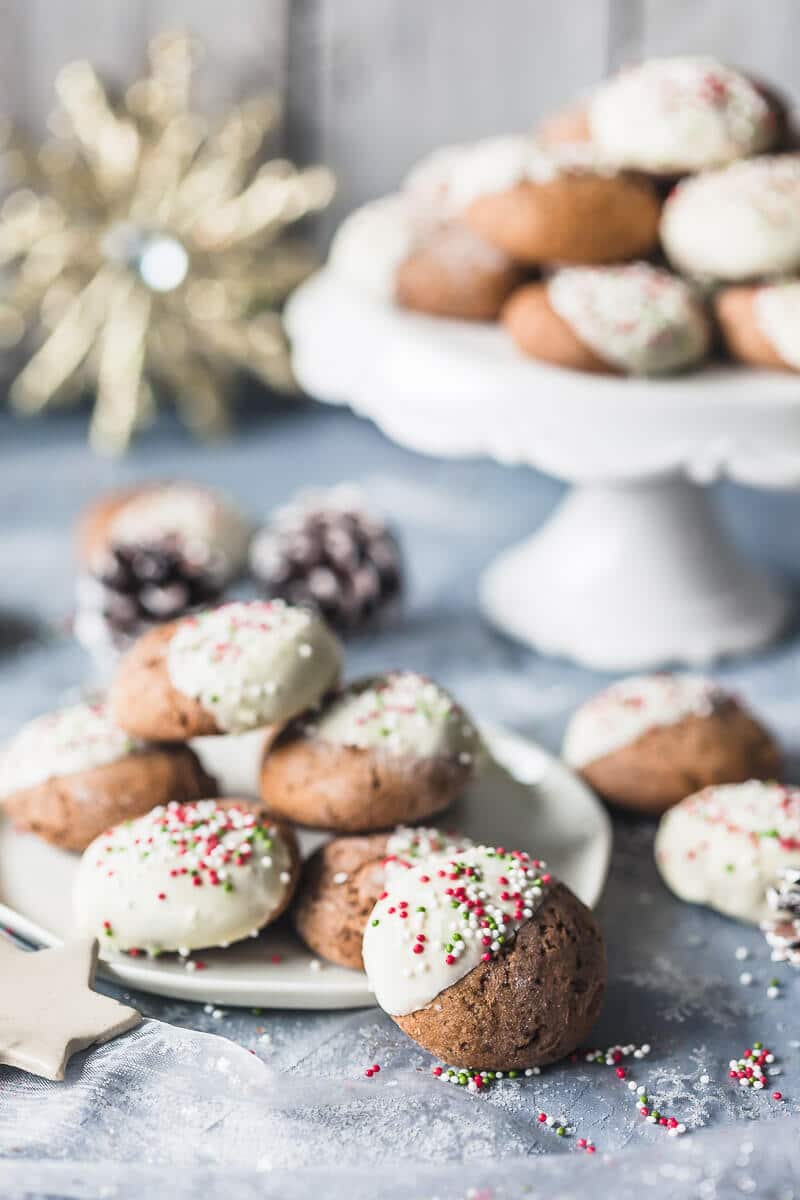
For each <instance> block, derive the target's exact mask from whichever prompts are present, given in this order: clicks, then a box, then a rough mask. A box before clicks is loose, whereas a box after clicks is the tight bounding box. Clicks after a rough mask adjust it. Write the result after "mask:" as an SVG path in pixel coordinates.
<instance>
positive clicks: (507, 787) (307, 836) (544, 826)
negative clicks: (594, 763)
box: [0, 730, 611, 1008]
mask: <svg viewBox="0 0 800 1200" xmlns="http://www.w3.org/2000/svg"><path fill="white" fill-rule="evenodd" d="M483 732H484V736H485V738H486V741H487V744H488V746H489V749H490V750H491V753H492V754H493V755H494V757H495V759H496V762H494V763H490V764H487V765H486V766H485V767H484V769H483V770H482V772H481V774H480V776H479V777H478V778H477V779H476V781H475V783H474V784H473V785H472V786H471V787H470V789H469V790H468V792H467V794H466V795H465V796H464V797H463V799H462V800H460V801H459V803H458V805H456V807H455V808H453V809H452V810H450V811H449V812H448V813H447V815H446V819H445V820H444V821H443V822H442V823H443V824H444V825H445V827H446V828H453V829H459V830H461V831H463V832H464V833H467V834H469V835H470V836H471V837H472V838H474V839H476V840H479V841H485V842H488V843H493V844H494V845H503V844H505V845H506V846H518V847H520V848H522V849H526V850H529V851H531V852H532V853H535V854H537V855H538V856H540V857H541V858H544V859H546V861H547V862H548V864H549V865H550V866H551V867H552V869H553V870H554V871H555V873H556V874H558V875H559V876H560V877H561V878H562V879H563V880H564V882H565V883H567V884H569V886H570V887H571V888H572V889H573V891H575V892H576V893H577V894H578V895H579V896H580V897H581V899H582V900H584V901H585V902H586V903H587V904H590V905H594V904H596V903H597V901H598V899H599V898H600V894H601V892H602V890H603V885H604V883H605V879H606V875H607V873H608V865H609V859H610V855H611V824H610V822H609V819H608V816H607V814H606V812H605V809H604V808H603V807H602V805H601V804H600V802H599V801H598V800H597V799H596V797H595V796H594V795H593V794H592V793H591V792H590V791H589V789H588V788H587V787H586V786H585V785H584V784H583V783H582V782H581V781H580V780H579V779H578V778H577V777H576V776H575V775H573V774H572V772H571V771H569V770H568V769H567V768H566V767H565V766H564V765H563V763H561V762H559V761H558V759H556V758H553V757H552V755H549V754H547V753H546V752H545V751H544V750H542V749H541V748H540V747H539V746H537V745H536V744H535V743H534V742H530V741H527V740H526V739H524V738H522V737H519V736H517V735H516V734H512V733H508V732H506V731H502V730H484V731H483ZM243 782H244V781H243ZM241 790H244V788H242V789H241ZM325 836H326V835H324V834H319V833H304V834H303V835H302V836H301V842H302V845H303V851H304V853H310V851H311V850H312V849H313V848H315V847H316V846H318V845H319V844H320V843H321V842H322V841H324V840H325ZM77 861H78V860H77V857H76V856H74V855H72V854H68V853H67V852H66V851H63V850H57V849H55V848H54V847H52V846H48V845H46V844H45V843H44V842H41V841H40V840H39V839H38V838H35V837H33V836H31V835H26V834H19V833H16V832H15V831H14V830H13V829H12V828H11V826H10V824H9V823H8V822H7V821H6V822H2V823H0V923H2V924H4V925H6V926H8V927H9V928H10V929H12V930H13V931H14V932H15V933H18V934H20V935H21V936H22V937H24V938H27V939H28V940H30V941H31V942H33V943H35V944H37V945H52V944H53V943H56V942H59V941H61V940H62V939H65V938H68V937H69V936H70V934H71V932H72V930H71V918H70V913H71V904H70V890H71V885H72V878H73V875H74V872H75V868H76V864H77ZM273 956H280V961H278V962H273V961H272V958H273ZM192 957H193V958H194V960H195V961H198V960H199V961H201V962H202V963H204V964H205V966H204V968H203V969H201V970H194V971H190V970H187V969H186V966H185V965H184V964H183V963H181V961H180V960H179V959H178V958H176V957H174V956H171V955H170V956H165V957H164V958H160V959H158V960H157V961H150V960H139V959H131V958H127V957H118V958H115V959H114V960H113V962H108V963H103V964H102V965H101V974H103V975H104V976H106V977H107V978H109V979H114V980H116V981H117V982H118V983H123V984H125V985H127V986H128V987H132V988H139V989H141V990H142V991H147V992H155V993H157V994H159V995H163V996H173V997H175V998H177V999H181V1000H194V1001H200V1002H204V1003H213V1004H228V1005H232V1004H242V1005H252V1006H258V1007H270V1008H355V1007H358V1006H361V1005H368V1004H372V1003H374V1001H373V999H372V995H371V993H370V991H369V989H368V988H367V983H366V979H365V977H364V976H363V975H362V974H361V972H360V971H350V970H347V969H345V968H344V967H336V966H333V965H331V964H327V963H319V961H318V960H316V959H314V957H313V956H312V955H311V954H310V953H309V951H308V950H306V949H305V947H304V946H302V945H301V943H300V942H299V941H298V940H297V938H296V937H295V936H294V934H293V933H292V931H291V929H290V927H289V926H288V925H283V924H281V926H280V927H279V928H277V929H274V930H267V931H266V932H265V933H264V934H262V935H261V936H260V937H258V938H254V939H253V940H251V941H247V942H242V943H239V944H238V945H236V946H231V947H230V948H229V949H227V950H213V951H207V952H206V951H202V952H199V953H197V954H195V955H193V956H192Z"/></svg>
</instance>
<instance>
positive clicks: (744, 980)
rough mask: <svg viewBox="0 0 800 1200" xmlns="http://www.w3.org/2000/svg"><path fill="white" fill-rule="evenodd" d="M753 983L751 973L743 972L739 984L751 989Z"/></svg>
mask: <svg viewBox="0 0 800 1200" xmlns="http://www.w3.org/2000/svg"><path fill="white" fill-rule="evenodd" d="M752 982H753V976H752V975H751V974H750V972H749V971H742V973H741V975H740V976H739V983H741V984H743V986H744V987H749V986H750V984H751V983H752Z"/></svg>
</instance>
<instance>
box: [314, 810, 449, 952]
mask: <svg viewBox="0 0 800 1200" xmlns="http://www.w3.org/2000/svg"><path fill="white" fill-rule="evenodd" d="M470 845H472V843H471V841H470V839H469V838H464V837H461V836H459V835H457V834H445V833H442V832H441V831H440V830H437V829H428V828H424V827H420V826H418V827H417V828H414V829H412V828H408V827H400V828H398V829H395V830H394V831H393V832H392V833H372V834H366V835H364V836H361V837H339V838H333V839H332V840H331V841H330V842H327V843H326V844H325V845H324V846H321V847H320V849H319V850H317V851H316V853H315V854H312V855H311V857H310V858H309V859H308V861H307V862H306V864H305V866H304V868H303V874H302V878H301V881H300V886H299V888H298V892H297V897H296V900H295V904H294V906H293V908H292V920H293V922H294V926H295V929H296V930H297V932H298V934H299V935H300V937H301V938H302V939H303V941H304V942H305V944H306V945H307V946H308V947H309V949H310V950H313V952H314V953H315V954H318V955H319V956H320V958H325V959H328V960H329V961H330V962H335V963H339V964H340V966H343V967H353V968H354V969H360V968H362V967H363V965H364V963H363V959H362V957H361V939H362V937H363V935H364V927H365V925H366V923H367V918H368V917H369V914H370V912H371V911H372V909H373V907H374V906H375V904H376V902H377V901H378V899H379V897H380V895H381V893H382V891H383V889H384V886H385V884H386V881H387V879H389V878H391V877H392V875H393V873H394V872H399V873H402V872H403V871H407V870H408V869H409V868H410V867H412V866H413V865H414V864H415V863H417V862H419V861H420V859H422V858H426V857H428V856H429V855H431V854H441V853H444V852H445V851H451V852H455V851H456V850H457V849H459V848H465V847H467V846H470Z"/></svg>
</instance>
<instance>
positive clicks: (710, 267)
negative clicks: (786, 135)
mask: <svg viewBox="0 0 800 1200" xmlns="http://www.w3.org/2000/svg"><path fill="white" fill-rule="evenodd" d="M661 241H662V243H663V246H664V249H665V251H666V253H667V256H668V258H669V260H670V262H671V263H672V264H673V265H674V266H675V267H676V268H677V269H678V270H679V271H683V272H685V273H686V274H687V275H694V276H696V277H698V278H701V279H708V280H711V281H714V280H719V281H721V282H731V283H739V282H746V281H747V280H751V279H759V278H761V277H770V276H777V275H787V274H792V273H793V272H795V271H797V270H799V269H800V154H782V155H778V156H764V157H762V158H754V159H751V160H749V161H746V162H738V163H734V164H733V165H732V166H729V167H723V168H721V169H720V170H717V171H708V172H705V173H704V174H702V175H698V176H696V177H695V178H692V179H685V180H684V181H683V182H682V183H680V184H678V186H677V188H675V190H674V191H673V192H672V194H671V195H670V197H669V199H668V200H667V202H666V204H665V205H664V210H663V213H662V217H661Z"/></svg>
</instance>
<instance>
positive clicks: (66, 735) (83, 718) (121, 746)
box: [0, 704, 144, 797]
mask: <svg viewBox="0 0 800 1200" xmlns="http://www.w3.org/2000/svg"><path fill="white" fill-rule="evenodd" d="M143 745H144V744H143V743H142V742H140V741H139V740H138V739H137V738H133V737H131V736H130V734H127V733H125V732H124V731H123V730H122V729H120V728H119V727H118V726H117V725H115V724H114V722H113V721H112V720H111V717H110V715H109V712H108V709H107V708H106V706H105V705H104V704H73V705H70V707H68V708H62V709H59V710H58V711H57V712H53V713H47V714H46V715H45V716H42V717H37V718H36V719H35V720H33V721H30V722H29V723H28V724H27V725H24V726H23V727H22V729H20V731H19V733H17V734H16V735H15V736H14V737H13V738H12V739H11V741H10V742H9V743H8V744H7V745H6V746H5V748H4V749H3V751H2V753H0V797H2V796H10V795H12V794H13V793H14V792H21V791H25V790H26V789H28V788H33V787H38V786H39V785H40V784H42V783H47V781H48V780H50V779H59V778H61V777H63V776H66V775H77V774H79V773H81V772H83V771H91V770H92V769H93V768H95V767H105V766H108V764H109V763H113V762H118V761H119V760H120V759H123V758H127V757H128V755H130V754H135V753H136V752H137V751H138V750H141V749H142V748H143Z"/></svg>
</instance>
